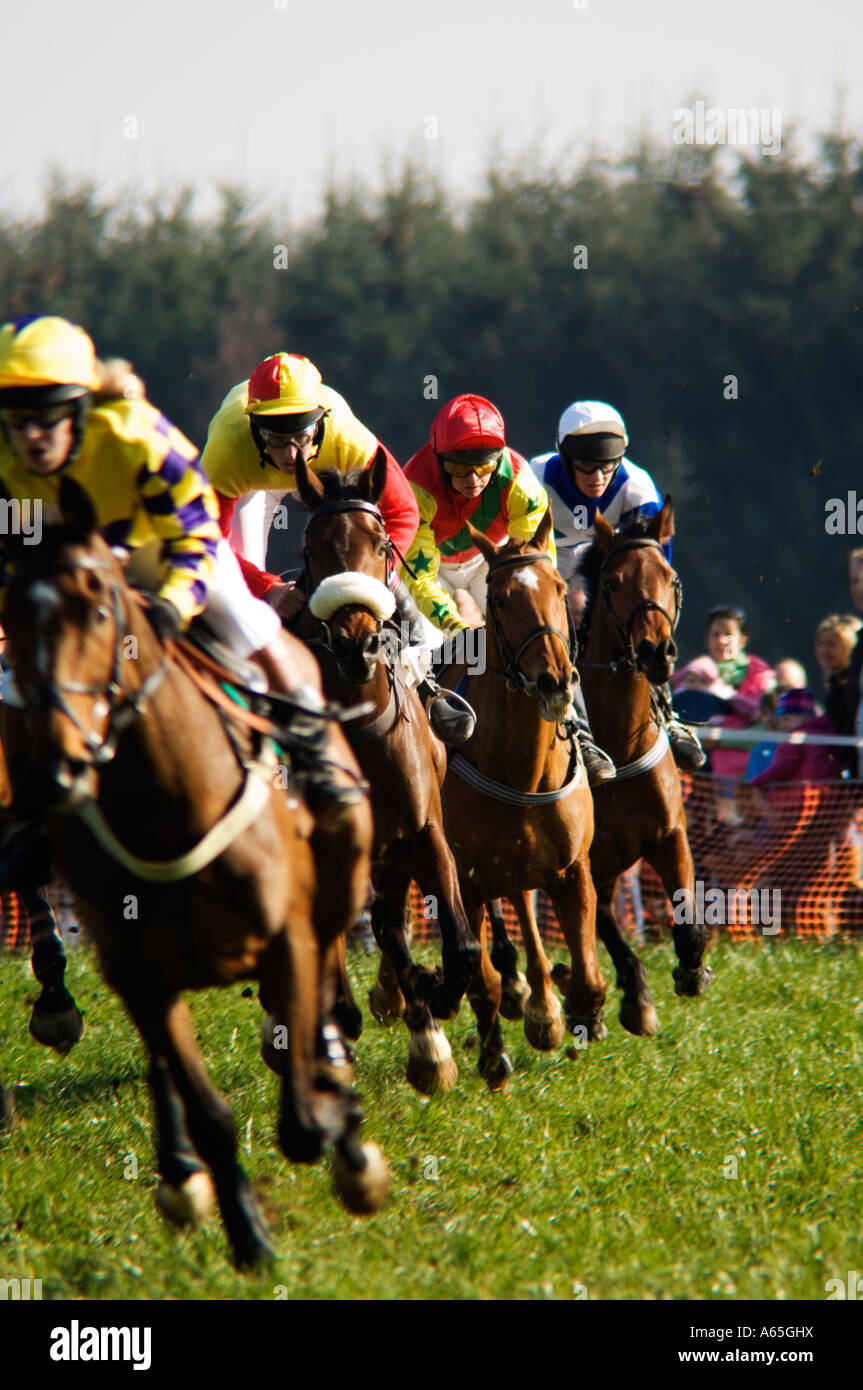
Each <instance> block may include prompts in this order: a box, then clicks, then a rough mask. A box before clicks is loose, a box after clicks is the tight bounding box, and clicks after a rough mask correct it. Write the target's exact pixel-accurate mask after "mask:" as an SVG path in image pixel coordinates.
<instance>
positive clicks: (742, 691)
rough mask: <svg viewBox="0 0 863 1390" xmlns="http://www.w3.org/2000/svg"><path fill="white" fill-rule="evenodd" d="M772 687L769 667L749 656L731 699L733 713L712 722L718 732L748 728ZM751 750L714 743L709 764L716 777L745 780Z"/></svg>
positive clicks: (755, 719) (773, 678)
mask: <svg viewBox="0 0 863 1390" xmlns="http://www.w3.org/2000/svg"><path fill="white" fill-rule="evenodd" d="M775 684H776V678H775V676H774V675H773V668H772V667H771V666H768V664H767V662H766V661H762V660H761V657H760V656H750V658H749V665H748V666H747V668H746V675H745V676H744V677H743V680H742V682H741V685H740V688H739V689H738V690H737V691H735V694H734V696H733V698H732V700H731V707H732V709H733V711H734V713H733V714H726V716H725V718H724V719H717V720H716V721H715V722H716V723H717V724H718V725H719V726H720V728H722V729H748V728H750V726H751V725H752V724H756V723H757V722H758V716H759V714H760V712H761V696H762V695H764V694H765V693H766V692H767V691H768V690H772V689H773V687H774V685H775ZM751 751H752V749H751V748H750V747H748V746H747V747H746V748H744V749H739V748H728V747H727V746H726V745H725V744H718V745H717V746H716V747H715V748H714V749H713V751H712V752H711V754H710V765H711V767H712V769H713V771H714V772H715V773H716V775H717V777H735V778H742V777H745V776H746V769H747V767H748V766H749V754H750V753H751Z"/></svg>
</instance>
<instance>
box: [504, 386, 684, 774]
mask: <svg viewBox="0 0 863 1390" xmlns="http://www.w3.org/2000/svg"><path fill="white" fill-rule="evenodd" d="M628 443H629V436H628V434H627V433H626V426H625V425H624V423H623V419H622V417H621V415H620V414H619V412H618V411H616V410H615V409H614V406H611V405H608V404H607V403H606V402H605V401H573V403H572V405H569V406H567V408H566V410H565V411H564V412H563V414H562V415H561V417H560V421H559V423H558V427H557V452H556V453H554V454H540V455H539V456H538V457H536V458H533V459H531V465H530V466H531V468H532V469H533V471H534V473H535V474H536V476H537V478H538V480H539V481H540V482H541V483H542V485H543V487H544V488H545V490H546V492H547V493H548V497H549V503H550V506H551V515H552V520H553V522H554V540H555V545H556V547H557V564H558V569H559V570H560V573H561V575H562V576H563V578H564V579H566V580H570V579H572V578H573V577H574V576H581V561H582V559H583V558H584V556H585V555H586V554H587V551H588V550H589V549H590V546H591V545H592V543H593V540H594V534H595V533H594V527H593V523H594V520H595V518H596V514H597V512H599V513H601V515H602V516H603V517H604V518H605V520H606V521H607V522H608V524H609V525H610V526H613V527H614V528H615V529H616V530H623V529H624V528H625V527H627V526H630V525H632V523H633V522H634V521H637V520H638V519H639V518H640V517H651V516H655V515H656V514H657V512H659V511H660V510H661V508H662V498H661V496H660V494H659V490H658V489H657V487H656V484H655V483H654V481H653V479H652V478H651V476H650V474H649V473H647V472H646V471H645V470H644V469H643V468H639V467H638V466H637V465H636V464H634V463H631V462H630V461H629V459H627V458H626V457H625V454H626V447H627V445H628ZM662 549H663V552H664V554H665V558H666V559H667V560H668V561H669V563H670V562H671V541H670V540H669V541H667V542H666V543H665V544H664V545H663V547H662ZM581 577H582V578H583V576H581ZM584 588H585V597H586V600H587V606H586V609H585V614H584V619H583V622H584V624H585V626H586V625H587V623H588V622H589V619H590V608H591V605H592V602H593V598H594V595H593V594H591V593H590V592H589V590H588V588H587V585H586V584H584ZM579 689H580V687H579ZM657 694H658V698H657V700H656V701H655V703H656V706H657V708H658V710H659V712H660V714H661V715H662V717H663V722H664V723H665V726H666V733H667V735H668V740H669V743H670V744H671V749H672V752H673V754H674V758H675V761H676V762H677V765H678V767H681V768H684V769H685V770H686V771H694V770H695V769H696V768H699V767H701V766H702V764H703V763H704V762H705V761H706V757H705V753H704V751H703V749H702V747H701V745H700V744H699V742H698V740H697V739H696V738H694V737H693V735H692V734H691V733H690V731H689V730H688V729H686V728H685V727H684V726H683V725H682V724H680V723H678V722H677V720H675V719H673V718H672V717H671V700H670V695H669V693H668V691H667V690H658V691H657Z"/></svg>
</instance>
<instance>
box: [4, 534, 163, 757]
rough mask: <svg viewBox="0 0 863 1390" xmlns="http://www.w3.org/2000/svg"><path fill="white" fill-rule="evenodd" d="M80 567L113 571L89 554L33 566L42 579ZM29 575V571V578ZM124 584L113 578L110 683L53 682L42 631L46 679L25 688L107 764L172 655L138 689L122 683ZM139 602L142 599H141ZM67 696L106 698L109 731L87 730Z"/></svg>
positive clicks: (40, 659)
mask: <svg viewBox="0 0 863 1390" xmlns="http://www.w3.org/2000/svg"><path fill="white" fill-rule="evenodd" d="M76 569H84V570H91V571H93V570H104V571H106V572H107V573H108V574H111V566H110V565H109V564H108V562H107V561H105V560H97V559H95V558H94V557H93V556H87V557H86V558H85V559H83V560H81V561H79V562H78V563H77V564H75V565H69V564H67V565H52V566H49V567H46V568H45V569H40V570H36V571H33V573H32V578H33V580H34V581H35V582H36V583H38V582H39V580H41V579H47V578H51V577H52V576H54V575H60V574H70V573H73V572H74V571H75V570H76ZM29 577H30V576H28V578H29ZM122 592H123V591H122V587H121V585H120V584H118V583H117V580H116V579H114V578H113V577H112V579H111V605H112V614H111V616H113V619H114V632H115V641H114V654H113V658H112V665H111V674H110V676H109V678H108V684H107V685H84V684H83V683H82V682H80V681H66V682H61V681H49V680H48V679H47V676H46V670H45V668H46V665H47V652H46V650H45V646H44V643H43V640H42V638H41V636H40V637H39V639H38V641H37V644H36V670H37V672H38V673H39V675H40V676H42V677H43V679H42V680H41V681H39V682H37V683H36V684H35V685H29V686H26V687H24V686H22V688H21V693H22V695H23V696H24V697H25V699H26V700H27V702H28V703H30V704H32V705H34V706H35V707H36V708H37V709H43V710H44V709H58V710H60V712H61V713H62V714H64V715H65V716H66V718H67V719H68V720H69V721H70V722H71V723H72V724H73V725H74V727H75V728H76V729H77V730H78V732H79V733H80V734H82V735H83V737H84V741H85V743H86V745H87V747H88V748H89V750H90V752H91V754H92V758H93V763H94V764H95V766H97V767H104V766H105V764H106V763H109V762H111V761H112V759H113V758H114V756H115V754H116V752H117V742H118V739H119V736H120V734H121V733H122V732H123V730H124V729H126V728H127V727H128V725H129V724H131V722H132V720H133V719H135V718H137V716H138V715H139V714H140V713H141V711H142V710H143V707H144V705H145V704H146V702H147V701H148V700H149V699H150V698H151V697H152V696H153V695H154V694H155V693H156V691H157V690H158V688H159V686H160V685H161V684H162V681H163V680H164V679H165V676H166V675H167V673H168V665H169V658H168V655H167V654H166V655H165V656H164V657H163V658H162V660H161V662H160V663H159V665H158V666H157V667H156V670H155V671H153V672H152V673H151V674H150V675H149V676H148V677H147V678H146V680H145V681H144V682H143V683H142V685H141V686H140V688H139V689H138V690H136V691H134V692H131V693H130V692H129V691H128V690H126V689H125V687H124V686H123V682H122V671H123V665H122V663H123V652H122V644H123V638H124V635H125V634H124V632H123V629H124V627H126V628H128V627H129V626H130V623H129V613H128V610H125V611H124V605H123V602H122ZM139 602H140V600H139ZM98 612H99V613H100V614H101V615H102V616H104V617H108V611H107V609H104V608H99V610H98ZM66 695H92V696H94V697H96V698H99V697H101V698H102V699H107V701H108V716H109V717H108V725H107V728H106V730H105V733H104V734H103V735H102V736H101V737H100V736H99V735H98V734H97V733H96V732H95V730H93V729H88V728H87V727H86V726H85V725H84V724H83V723H82V722H81V720H80V719H79V718H78V716H77V714H76V713H75V711H74V710H73V709H72V707H71V706H70V705H69V703H68V701H67V700H66V699H65V698H64V697H65V696H66Z"/></svg>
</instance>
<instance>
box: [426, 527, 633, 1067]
mask: <svg viewBox="0 0 863 1390" xmlns="http://www.w3.org/2000/svg"><path fill="white" fill-rule="evenodd" d="M550 528H551V515H550V513H548V512H546V514H545V516H544V517H543V519H542V521H541V522H540V524H539V526H538V528H537V530H536V532H535V534H534V536H533V537H532V539H531V540H530V541H513V540H510V541H508V542H507V543H506V544H505V545H504V546H502V547H501V548H500V549H497V548H496V547H495V546H494V544H493V543H492V542H491V541H489V540H488V539H487V537H486V536H484V535H483V534H482V533H480V532H479V531H476V530H475V529H474V528H470V534H471V539H472V541H473V543H474V544H475V545H476V546H477V548H478V549H479V550H480V551H481V552H482V554H483V555H484V556H485V559H486V560H487V561H488V566H489V570H488V608H487V625H486V629H485V632H486V669H485V672H484V673H483V674H482V675H476V674H472V673H471V672H470V670H468V672H467V676H468V680H467V687H466V689H465V695H466V696H467V698H468V699H469V700H470V702H471V704H472V705H473V706H474V708H475V710H476V715H477V723H476V732H475V733H474V734H473V736H472V738H471V739H469V740H468V742H467V743H466V744H465V745H464V748H463V750H459V754H458V755H455V756H452V757H451V758H450V768H449V774H448V776H447V780H446V783H445V785H444V824H445V827H446V832H447V838H448V840H449V842H450V845H451V846H452V851H453V854H454V855H455V858H456V863H457V864H458V868H459V878H460V882H461V886H462V895H463V897H464V902H465V907H466V909H467V914H468V920H469V921H470V923H471V927H472V928H473V930H474V932H475V934H476V935H477V936H478V937H479V940H480V943H481V947H482V964H481V971H480V973H479V975H478V976H477V978H476V980H475V981H474V983H473V985H472V986H471V989H470V992H469V997H470V1001H471V1004H472V1005H473V1008H474V1012H475V1014H476V1018H477V1026H478V1031H479V1037H480V1057H479V1068H480V1072H481V1074H482V1075H483V1076H484V1077H485V1079H486V1081H487V1082H488V1083H489V1085H490V1086H491V1087H493V1088H494V1087H498V1086H501V1085H503V1084H504V1082H505V1081H506V1079H507V1076H509V1075H510V1074H511V1072H512V1066H511V1063H510V1061H509V1058H508V1057H507V1055H506V1053H505V1052H504V1044H503V1032H502V1029H501V1026H500V1019H499V1017H498V1014H499V1009H500V1002H501V978H500V975H499V974H498V972H497V970H496V969H495V968H494V967H493V966H492V963H491V960H490V959H489V956H488V953H487V950H486V925H485V915H484V910H483V905H484V903H486V902H490V901H492V900H493V899H495V898H499V897H504V896H505V897H508V898H509V899H510V900H511V901H512V903H513V906H514V907H515V909H516V912H517V913H518V916H519V921H520V925H521V928H522V932H523V934H524V939H525V947H526V949H527V954H528V966H527V979H528V984H529V985H530V991H531V992H530V997H529V999H528V1001H527V1004H526V1006H525V1011H524V1017H525V1035H526V1037H527V1039H528V1041H529V1042H530V1043H531V1044H532V1045H533V1046H535V1047H540V1048H543V1049H549V1048H552V1047H554V1046H556V1045H557V1043H558V1042H559V1041H560V1039H561V1037H562V1036H563V1024H562V1020H561V1017H560V1005H559V1003H558V1001H557V999H556V997H555V995H554V992H553V990H552V988H551V983H550V978H551V969H550V966H549V962H548V960H547V958H546V956H545V952H544V951H543V948H542V943H541V940H540V937H539V931H538V928H537V925H536V920H535V917H534V913H533V907H532V904H531V897H530V891H531V890H533V889H536V888H543V889H544V890H545V891H546V892H547V893H548V895H549V896H550V898H551V900H552V902H553V903H554V906H555V909H556V911H557V916H558V919H559V921H560V924H561V927H562V929H563V932H564V936H565V938H566V942H567V946H568V948H569V951H570V955H571V961H572V964H571V967H570V968H569V969H568V971H567V989H566V998H565V1010H566V1014H567V1020H568V1022H569V1024H570V1026H571V1028H572V1029H573V1031H574V1032H576V1033H577V1034H580V1035H582V1036H583V1037H585V1038H587V1037H593V1038H597V1037H603V1036H604V1033H605V1029H604V1024H603V1022H602V1005H603V1002H604V999H605V983H604V981H603V978H602V975H601V974H600V971H599V965H598V963H597V958H596V937H595V919H596V894H595V892H594V887H593V882H592V879H591V875H590V860H589V850H590V842H591V839H592V837H593V801H592V798H591V794H590V788H589V786H588V782H587V777H586V774H585V771H584V766H583V763H582V761H581V757H580V755H579V753H578V749H577V743H576V741H575V739H574V737H572V736H571V735H570V733H569V729H570V727H571V725H570V722H569V721H570V720H571V718H572V714H573V711H572V684H573V680H574V672H573V668H572V664H571V661H570V639H569V622H568V615H567V606H566V585H565V584H564V582H563V580H562V579H561V578H560V575H559V574H558V572H557V569H556V568H555V565H554V561H553V560H552V558H551V556H550V555H549V553H548V551H547V550H546V548H545V547H546V544H547V541H548V535H549V531H550Z"/></svg>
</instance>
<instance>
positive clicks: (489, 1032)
mask: <svg viewBox="0 0 863 1390" xmlns="http://www.w3.org/2000/svg"><path fill="white" fill-rule="evenodd" d="M466 907H467V914H468V921H469V922H470V925H471V928H472V930H473V932H474V935H475V936H476V938H477V940H478V941H479V944H480V951H481V953H482V954H481V956H480V967H479V970H478V971H477V973H476V975H475V976H474V978H473V980H472V982H471V985H470V988H469V990H468V999H469V1000H470V1005H471V1008H472V1009H473V1011H474V1014H475V1015H476V1026H477V1032H478V1033H479V1062H478V1067H479V1074H480V1076H481V1077H482V1078H483V1080H484V1081H486V1082H488V1085H489V1086H490V1087H491V1089H492V1090H493V1091H501V1090H503V1088H504V1086H505V1085H506V1083H507V1081H508V1080H509V1078H510V1077H511V1076H512V1062H511V1061H510V1060H509V1057H508V1056H507V1054H506V1052H505V1050H504V1038H503V1029H502V1028H501V1026H500V996H501V983H500V975H499V974H498V973H497V971H496V970H495V968H494V966H493V965H492V963H491V960H490V959H489V954H488V948H487V936H486V925H485V906H484V904H483V903H482V902H479V903H470V904H466Z"/></svg>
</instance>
